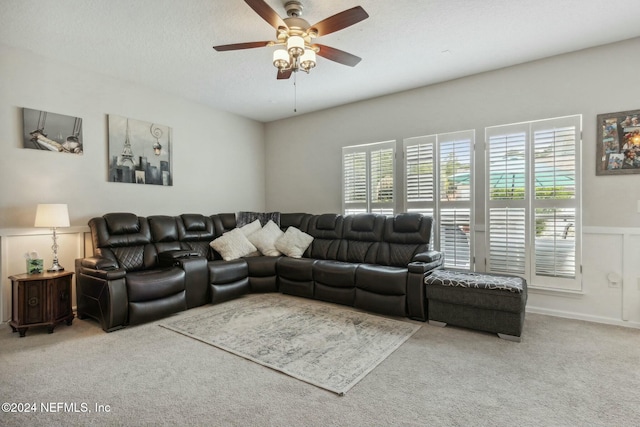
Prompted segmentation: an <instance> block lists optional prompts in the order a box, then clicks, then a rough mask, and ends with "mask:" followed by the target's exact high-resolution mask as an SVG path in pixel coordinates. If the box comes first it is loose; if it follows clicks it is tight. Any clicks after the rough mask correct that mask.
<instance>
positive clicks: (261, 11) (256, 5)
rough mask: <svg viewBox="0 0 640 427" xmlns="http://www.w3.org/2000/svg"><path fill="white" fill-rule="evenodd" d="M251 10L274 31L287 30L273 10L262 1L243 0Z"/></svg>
mask: <svg viewBox="0 0 640 427" xmlns="http://www.w3.org/2000/svg"><path fill="white" fill-rule="evenodd" d="M244 1H245V2H246V3H247V4H248V5H249V7H250V8H251V9H253V10H254V12H256V13H257V14H258V15H260V16H261V17H262V19H264V20H265V21H267V22H268V23H269V25H271V26H272V27H273V28H275V29H276V30H277V29H278V28H279V27H283V28H287V24H285V23H284V21H283V20H282V18H280V15H278V14H277V13H276V11H275V10H273V9H271V7H270V6H269V5H268V4H267V3H265V2H264V0H244Z"/></svg>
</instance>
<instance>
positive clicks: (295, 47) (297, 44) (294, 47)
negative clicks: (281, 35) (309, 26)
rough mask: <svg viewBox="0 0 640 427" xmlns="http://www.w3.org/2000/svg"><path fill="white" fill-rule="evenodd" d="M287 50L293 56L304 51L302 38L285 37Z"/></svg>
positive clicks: (295, 56)
mask: <svg viewBox="0 0 640 427" xmlns="http://www.w3.org/2000/svg"><path fill="white" fill-rule="evenodd" d="M287 51H288V52H289V55H291V56H293V57H294V58H297V57H299V56H300V55H302V54H303V53H304V38H302V37H301V36H290V37H289V38H288V39H287Z"/></svg>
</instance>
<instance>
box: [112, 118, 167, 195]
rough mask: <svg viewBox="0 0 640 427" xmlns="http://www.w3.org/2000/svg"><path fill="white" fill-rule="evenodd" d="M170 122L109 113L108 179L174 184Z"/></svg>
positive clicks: (136, 182)
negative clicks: (157, 121) (159, 122)
mask: <svg viewBox="0 0 640 427" xmlns="http://www.w3.org/2000/svg"><path fill="white" fill-rule="evenodd" d="M172 139H173V135H172V131H171V128H170V127H169V126H164V125H160V124H157V123H150V122H144V121H140V120H134V119H129V118H126V117H121V116H116V115H113V114H109V181H111V182H127V183H130V184H151V185H173V171H172V166H171V144H172V143H173V141H172Z"/></svg>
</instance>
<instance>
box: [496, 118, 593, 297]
mask: <svg viewBox="0 0 640 427" xmlns="http://www.w3.org/2000/svg"><path fill="white" fill-rule="evenodd" d="M581 126H582V124H581V117H580V116H571V117H563V118H558V119H549V120H540V121H536V122H527V123H520V124H515V125H507V126H496V127H493V128H487V130H486V132H487V134H486V143H487V152H486V187H485V188H486V191H487V195H488V198H487V212H486V215H485V218H486V221H487V226H486V231H487V235H486V237H487V246H488V249H487V250H488V253H487V271H494V272H502V273H511V274H517V275H520V276H522V277H524V278H525V279H527V280H528V281H529V282H530V283H531V284H533V285H534V286H538V287H550V288H559V289H580V287H581V281H580V280H579V277H578V273H579V265H580V253H579V247H580V242H579V239H580V223H581V218H580V210H579V209H578V207H579V206H580V200H579V194H580V190H579V186H580V171H579V165H580V151H579V146H580V129H581Z"/></svg>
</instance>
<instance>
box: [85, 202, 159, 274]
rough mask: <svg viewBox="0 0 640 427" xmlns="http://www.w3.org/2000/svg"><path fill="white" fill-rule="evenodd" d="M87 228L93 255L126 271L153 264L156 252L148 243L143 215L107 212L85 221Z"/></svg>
mask: <svg viewBox="0 0 640 427" xmlns="http://www.w3.org/2000/svg"><path fill="white" fill-rule="evenodd" d="M89 228H90V229H91V240H92V242H93V250H94V253H95V254H96V255H97V256H103V257H105V258H107V259H110V260H113V261H116V262H117V264H118V266H119V267H120V268H124V269H125V270H127V271H136V270H143V269H146V268H152V267H154V266H156V265H157V263H158V260H157V251H156V249H155V247H154V245H153V244H152V243H151V233H150V230H149V223H148V221H147V219H146V218H143V217H138V216H136V215H135V214H132V213H121V212H117V213H108V214H105V215H103V216H101V217H96V218H92V219H91V220H89Z"/></svg>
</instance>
